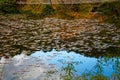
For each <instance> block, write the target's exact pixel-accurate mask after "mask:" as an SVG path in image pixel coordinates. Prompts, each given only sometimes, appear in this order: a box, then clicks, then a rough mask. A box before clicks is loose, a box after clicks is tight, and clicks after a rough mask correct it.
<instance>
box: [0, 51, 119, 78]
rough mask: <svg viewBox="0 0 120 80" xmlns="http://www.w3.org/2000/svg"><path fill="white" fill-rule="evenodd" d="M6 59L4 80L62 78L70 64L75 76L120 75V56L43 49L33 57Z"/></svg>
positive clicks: (17, 56)
mask: <svg viewBox="0 0 120 80" xmlns="http://www.w3.org/2000/svg"><path fill="white" fill-rule="evenodd" d="M1 62H2V61H1ZM5 62H6V64H5V65H4V67H3V73H2V80H13V79H14V80H45V79H47V80H48V79H51V80H52V79H53V80H60V78H61V75H66V73H67V70H68V66H70V67H71V69H70V72H73V74H72V75H73V76H82V75H84V74H89V75H92V76H93V75H97V74H100V75H103V76H106V77H107V78H110V77H111V76H112V75H113V74H114V75H119V74H120V72H119V71H120V58H119V57H116V58H107V57H100V58H94V57H85V56H83V55H80V54H78V53H75V52H67V51H65V50H63V51H56V50H55V49H53V50H52V51H50V52H43V51H42V50H41V51H36V52H34V53H32V54H31V55H30V56H27V55H24V54H21V55H16V56H14V57H13V58H11V59H8V60H5ZM117 79H118V78H117Z"/></svg>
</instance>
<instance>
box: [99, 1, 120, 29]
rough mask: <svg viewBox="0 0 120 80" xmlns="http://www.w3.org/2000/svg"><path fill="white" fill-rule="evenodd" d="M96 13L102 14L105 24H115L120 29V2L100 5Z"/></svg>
mask: <svg viewBox="0 0 120 80" xmlns="http://www.w3.org/2000/svg"><path fill="white" fill-rule="evenodd" d="M98 11H99V12H102V13H103V16H104V20H105V21H106V22H109V23H115V24H116V26H117V27H120V22H119V21H120V1H115V2H105V3H102V4H101V5H100V6H99V7H98Z"/></svg>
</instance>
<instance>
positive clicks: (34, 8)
mask: <svg viewBox="0 0 120 80" xmlns="http://www.w3.org/2000/svg"><path fill="white" fill-rule="evenodd" d="M32 2H33V0H27V3H32ZM34 2H35V3H38V2H39V0H34ZM44 8H45V5H42V4H27V5H25V6H24V7H23V8H22V10H23V11H31V12H32V13H33V14H38V15H40V14H41V13H42V10H43V9H44Z"/></svg>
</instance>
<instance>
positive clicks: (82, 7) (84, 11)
mask: <svg viewBox="0 0 120 80" xmlns="http://www.w3.org/2000/svg"><path fill="white" fill-rule="evenodd" d="M92 8H93V6H92V4H74V5H73V7H72V10H73V11H75V12H79V13H80V14H81V15H83V16H85V15H88V14H89V13H90V12H91V10H92Z"/></svg>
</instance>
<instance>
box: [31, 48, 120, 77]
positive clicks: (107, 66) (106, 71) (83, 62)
mask: <svg viewBox="0 0 120 80" xmlns="http://www.w3.org/2000/svg"><path fill="white" fill-rule="evenodd" d="M31 56H32V57H37V58H40V59H43V60H44V61H45V62H46V63H47V64H53V65H56V66H57V67H58V68H60V69H61V68H63V67H66V66H67V65H68V64H69V63H72V64H73V66H74V69H75V70H76V71H77V72H75V73H74V74H75V75H81V74H83V73H86V72H91V73H92V74H96V73H100V74H102V75H105V76H107V77H110V76H111V74H113V73H115V70H114V69H113V67H114V66H115V60H118V62H120V58H110V59H106V58H104V57H103V58H93V57H85V56H83V55H80V54H78V53H75V52H67V51H56V50H55V49H53V50H52V51H51V52H46V53H45V52H43V51H42V50H41V51H37V52H35V53H33V54H32V55H31Z"/></svg>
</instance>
